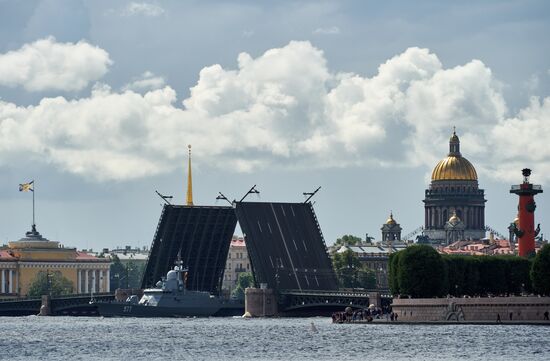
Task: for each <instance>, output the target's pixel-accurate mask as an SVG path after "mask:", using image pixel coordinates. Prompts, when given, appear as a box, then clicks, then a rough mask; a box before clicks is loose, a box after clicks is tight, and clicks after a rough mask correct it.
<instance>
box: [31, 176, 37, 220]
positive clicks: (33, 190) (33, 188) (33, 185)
mask: <svg viewBox="0 0 550 361" xmlns="http://www.w3.org/2000/svg"><path fill="white" fill-rule="evenodd" d="M35 185H36V184H34V179H33V181H32V225H33V227H34V226H36V223H35V222H34V192H35Z"/></svg>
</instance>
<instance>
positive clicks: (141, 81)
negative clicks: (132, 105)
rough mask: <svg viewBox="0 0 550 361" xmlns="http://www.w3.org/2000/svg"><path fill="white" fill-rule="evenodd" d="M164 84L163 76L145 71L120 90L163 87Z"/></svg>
mask: <svg viewBox="0 0 550 361" xmlns="http://www.w3.org/2000/svg"><path fill="white" fill-rule="evenodd" d="M165 84H166V82H165V80H164V78H163V77H161V76H156V75H155V74H153V73H152V72H150V71H146V72H144V73H143V74H141V76H139V77H138V78H137V79H134V81H132V82H131V83H129V84H126V85H125V86H124V87H123V88H122V90H134V91H140V90H155V89H160V88H162V87H164V85H165Z"/></svg>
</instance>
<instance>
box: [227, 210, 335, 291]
mask: <svg viewBox="0 0 550 361" xmlns="http://www.w3.org/2000/svg"><path fill="white" fill-rule="evenodd" d="M236 213H237V218H238V220H239V224H240V226H241V229H242V231H243V233H244V235H245V240H246V246H247V250H248V254H249V256H250V262H251V264H252V268H253V271H254V278H255V282H256V284H257V285H259V284H261V283H265V284H267V285H268V287H269V288H273V289H298V290H336V289H337V287H338V286H337V281H336V276H335V274H334V271H333V269H332V264H331V262H330V259H329V257H328V254H327V252H326V246H325V242H324V240H323V235H322V233H321V230H320V228H319V224H318V222H317V218H316V216H315V213H314V211H313V207H312V206H311V204H310V203H260V202H240V203H237V206H236Z"/></svg>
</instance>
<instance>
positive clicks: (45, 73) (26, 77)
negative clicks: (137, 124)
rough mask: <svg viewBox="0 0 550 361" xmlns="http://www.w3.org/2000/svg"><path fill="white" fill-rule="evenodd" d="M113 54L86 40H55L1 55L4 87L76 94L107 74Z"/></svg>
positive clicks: (48, 40) (0, 69) (49, 39)
mask: <svg viewBox="0 0 550 361" xmlns="http://www.w3.org/2000/svg"><path fill="white" fill-rule="evenodd" d="M111 64H112V61H111V60H110V59H109V54H108V53H107V52H106V51H105V50H103V49H101V48H99V47H97V46H93V45H90V44H88V43H87V42H85V41H79V42H78V43H76V44H74V43H58V42H56V40H55V39H54V38H53V37H49V38H46V39H41V40H37V41H35V42H33V43H30V44H25V45H23V46H22V47H21V48H20V49H18V50H14V51H9V52H7V53H5V54H0V85H3V86H9V87H16V86H22V87H24V88H25V89H26V90H28V91H44V90H62V91H74V90H81V89H83V88H85V87H86V86H87V85H88V84H89V83H90V82H92V81H94V80H97V79H99V78H101V77H102V76H103V75H104V74H105V73H107V70H108V67H109V65H111Z"/></svg>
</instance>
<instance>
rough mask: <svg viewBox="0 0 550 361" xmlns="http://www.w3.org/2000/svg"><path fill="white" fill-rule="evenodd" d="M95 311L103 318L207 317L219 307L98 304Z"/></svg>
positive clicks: (123, 303) (121, 303)
mask: <svg viewBox="0 0 550 361" xmlns="http://www.w3.org/2000/svg"><path fill="white" fill-rule="evenodd" d="M96 306H97V310H98V312H99V314H100V315H101V316H104V317H194V316H196V317H208V316H213V315H214V314H215V313H217V312H218V311H219V310H220V308H221V307H220V305H197V306H179V307H163V306H144V305H135V304H129V303H126V302H112V303H107V302H98V303H96Z"/></svg>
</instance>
